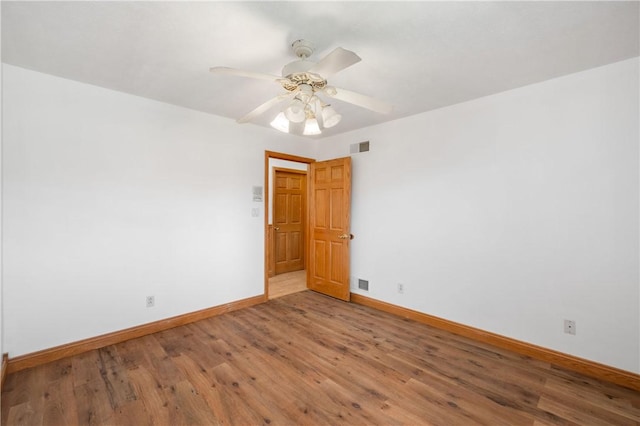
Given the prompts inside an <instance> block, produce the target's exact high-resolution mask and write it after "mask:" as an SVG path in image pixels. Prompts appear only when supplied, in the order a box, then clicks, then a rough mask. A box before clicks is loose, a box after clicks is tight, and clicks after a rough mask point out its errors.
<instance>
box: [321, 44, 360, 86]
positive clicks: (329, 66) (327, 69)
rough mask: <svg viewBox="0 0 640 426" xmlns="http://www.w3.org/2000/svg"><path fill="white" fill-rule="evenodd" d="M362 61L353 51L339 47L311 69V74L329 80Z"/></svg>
mask: <svg viewBox="0 0 640 426" xmlns="http://www.w3.org/2000/svg"><path fill="white" fill-rule="evenodd" d="M361 60H362V59H360V57H359V56H358V55H356V54H355V53H353V52H352V51H350V50H346V49H343V48H342V47H337V48H336V49H334V50H333V52H331V53H329V54H328V55H327V56H325V57H324V58H322V59H321V60H320V62H318V63H317V64H315V65H314V66H313V67H311V69H310V70H309V72H311V73H314V74H319V75H321V76H322V77H324V78H327V77H329V76H331V75H333V74H335V73H337V72H338V71H342V70H343V69H345V68H347V67H350V66H351V65H353V64H355V63H358V62H360V61H361Z"/></svg>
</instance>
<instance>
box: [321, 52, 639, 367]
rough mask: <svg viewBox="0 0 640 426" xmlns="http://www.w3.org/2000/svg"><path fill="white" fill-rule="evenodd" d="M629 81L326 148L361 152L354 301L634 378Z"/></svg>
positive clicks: (493, 106) (466, 112)
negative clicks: (360, 285)
mask: <svg viewBox="0 0 640 426" xmlns="http://www.w3.org/2000/svg"><path fill="white" fill-rule="evenodd" d="M639 75H640V74H639V69H638V59H637V58H635V59H632V60H627V61H624V62H619V63H616V64H612V65H608V66H605V67H601V68H597V69H593V70H589V71H585V72H581V73H577V74H573V75H569V76H565V77H562V78H558V79H554V80H550V81H547V82H543V83H540V84H535V85H531V86H527V87H524V88H520V89H516V90H512V91H509V92H504V93H500V94H497V95H494V96H489V97H485V98H482V99H478V100H475V101H471V102H467V103H464V104H459V105H455V106H451V107H448V108H443V109H440V110H437V111H432V112H429V113H425V114H421V115H417V116H413V117H410V118H406V119H402V120H398V121H395V122H390V123H386V124H383V125H379V126H376V127H374V128H368V129H364V130H362V131H356V132H351V133H349V134H344V135H340V136H336V137H334V138H332V139H331V140H326V141H323V142H322V144H321V148H320V152H319V154H318V157H319V158H332V157H340V156H346V155H349V144H351V143H355V142H361V141H363V140H370V141H371V151H370V152H367V153H360V154H354V155H353V207H352V209H353V210H352V232H353V233H354V234H355V236H356V238H355V240H354V241H353V243H352V276H355V277H358V278H363V279H368V280H369V292H368V293H367V292H361V291H359V290H354V292H360V293H362V294H365V295H367V296H369V297H373V298H375V299H380V300H383V301H386V302H389V303H393V304H396V305H400V306H405V307H408V308H411V309H414V310H417V311H421V312H425V313H428V314H432V315H436V316H438V317H442V318H446V319H448V320H452V321H456V322H459V323H463V324H467V325H470V326H473V327H477V328H480V329H483V330H488V331H492V332H495V333H498V334H501V335H505V336H509V337H512V338H515V339H519V340H522V341H526V342H530V343H533V344H537V345H541V346H544V347H547V348H552V349H555V350H559V351H561V352H565V353H568V354H573V355H576V356H579V357H583V358H586V359H590V360H594V361H597V362H601V363H604V364H608V365H611V366H615V367H619V368H622V369H625V370H628V371H633V372H636V373H637V372H640V285H639V278H638V272H639V248H638V244H639V243H638V241H639V234H638V230H639V228H638V218H639V211H638V202H639V184H638V182H639V179H638V178H639V176H638V170H639V168H638V164H639V149H638V140H639V131H638V117H639V113H640V112H639V108H638V89H639V88H638V76H639ZM426 95H428V94H426ZM397 283H403V284H404V286H405V293H404V294H398V293H397ZM564 319H572V320H575V321H576V323H577V335H575V336H571V335H567V334H564V333H563V320H564Z"/></svg>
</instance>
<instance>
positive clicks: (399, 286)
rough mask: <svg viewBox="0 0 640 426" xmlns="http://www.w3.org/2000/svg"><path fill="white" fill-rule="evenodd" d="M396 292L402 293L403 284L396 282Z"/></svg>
mask: <svg viewBox="0 0 640 426" xmlns="http://www.w3.org/2000/svg"><path fill="white" fill-rule="evenodd" d="M398 293H400V294H403V293H404V284H402V283H398Z"/></svg>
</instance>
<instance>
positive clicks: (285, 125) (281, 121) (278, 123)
mask: <svg viewBox="0 0 640 426" xmlns="http://www.w3.org/2000/svg"><path fill="white" fill-rule="evenodd" d="M271 127H273V128H274V129H277V130H280V131H281V132H284V133H289V120H287V117H285V116H284V112H281V113H280V114H278V115H276V118H274V119H273V121H272V122H271Z"/></svg>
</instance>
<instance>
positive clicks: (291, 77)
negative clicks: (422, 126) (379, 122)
mask: <svg viewBox="0 0 640 426" xmlns="http://www.w3.org/2000/svg"><path fill="white" fill-rule="evenodd" d="M291 47H292V48H293V51H294V53H295V54H296V56H297V57H298V58H299V59H297V60H295V61H293V62H291V63H289V64H287V65H285V66H284V68H283V69H282V77H278V76H275V75H270V74H261V73H256V72H252V71H243V70H238V69H235V68H228V67H213V68H210V71H211V72H212V73H214V74H223V75H233V76H238V77H247V78H254V79H258V80H267V81H272V82H275V83H278V84H280V85H281V86H282V88H283V89H284V90H285V92H284V93H282V94H280V95H278V96H276V97H275V98H272V99H270V100H268V101H267V102H265V103H263V104H262V105H260V106H258V107H257V108H256V109H254V110H253V111H251V112H249V113H248V114H247V115H245V116H244V117H241V118H239V119H238V120H237V121H238V123H246V122H249V121H251V120H253V119H254V118H256V117H258V116H260V115H261V114H263V113H265V112H266V111H268V110H270V109H271V108H273V107H275V106H276V105H277V104H279V103H284V102H285V101H286V102H287V104H286V105H285V107H284V109H282V110H281V111H280V113H279V114H278V115H277V116H276V117H275V119H274V120H273V121H272V122H271V126H272V127H274V128H276V129H278V130H280V131H282V132H285V133H295V134H303V135H318V134H320V133H321V132H322V129H325V128H329V127H333V126H335V125H336V124H338V123H339V122H340V120H341V119H342V116H341V115H340V114H338V113H337V112H336V111H335V110H334V109H333V108H332V107H331V105H330V104H328V103H326V102H325V100H323V99H322V98H321V97H320V95H322V96H323V97H325V99H327V98H332V99H338V100H340V101H343V102H348V103H350V104H353V105H357V106H359V107H362V108H366V109H369V110H371V111H375V112H378V113H381V114H388V113H390V112H391V110H392V106H391V105H389V104H388V103H386V102H383V101H380V100H378V99H375V98H372V97H369V96H366V95H361V94H359V93H355V92H351V91H349V90H345V89H340V88H337V87H333V86H329V85H328V84H327V78H328V77H331V76H332V75H334V74H336V73H337V72H339V71H342V70H343V69H345V68H347V67H350V66H351V65H353V64H355V63H357V62H360V61H361V59H360V57H359V56H358V55H356V54H355V53H353V52H351V51H349V50H346V49H343V48H341V47H338V48H336V49H334V50H333V51H332V52H331V53H329V54H328V55H327V56H325V57H324V58H322V59H321V60H320V61H319V62H312V61H310V60H308V59H307V58H308V57H309V56H311V54H312V53H313V50H314V48H313V45H312V44H311V43H310V42H309V41H306V40H296V41H294V42H293V44H292V45H291Z"/></svg>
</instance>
